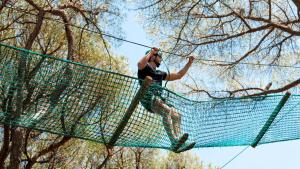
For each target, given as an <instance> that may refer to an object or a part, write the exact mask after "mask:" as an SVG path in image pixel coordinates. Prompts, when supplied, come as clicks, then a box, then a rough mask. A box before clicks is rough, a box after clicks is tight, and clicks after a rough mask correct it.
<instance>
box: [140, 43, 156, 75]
mask: <svg viewBox="0 0 300 169" xmlns="http://www.w3.org/2000/svg"><path fill="white" fill-rule="evenodd" d="M158 51H159V49H158V48H152V49H151V51H150V52H149V53H147V54H146V55H145V56H144V57H142V58H141V60H140V61H139V62H138V69H140V70H142V69H144V68H145V67H146V65H147V63H148V61H149V59H150V58H151V56H153V55H155V54H157V52H158Z"/></svg>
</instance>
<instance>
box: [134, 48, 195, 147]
mask: <svg viewBox="0 0 300 169" xmlns="http://www.w3.org/2000/svg"><path fill="white" fill-rule="evenodd" d="M194 59H195V58H194V57H193V56H190V57H189V61H188V63H187V64H186V65H185V66H184V67H183V68H182V69H181V70H180V71H179V72H177V73H170V74H167V73H166V72H163V71H160V70H157V68H158V67H159V66H160V64H161V61H162V54H161V53H160V51H159V49H158V48H152V49H151V50H150V51H148V52H147V53H146V55H145V56H144V57H143V58H141V60H140V61H139V62H138V78H139V79H145V78H146V76H150V77H151V78H152V79H153V83H154V85H152V86H150V88H149V90H148V92H147V93H146V94H145V96H144V98H143V99H141V101H140V102H141V104H142V105H143V107H144V108H145V109H146V110H148V111H149V112H151V113H156V114H159V115H161V116H162V117H163V125H164V128H165V130H166V132H167V135H168V137H169V139H170V141H171V144H172V149H173V150H174V151H177V149H178V148H179V146H180V144H183V143H184V142H185V141H186V140H187V139H188V134H187V133H184V134H183V135H182V136H181V137H179V134H180V125H181V115H180V113H178V112H176V111H175V110H174V109H173V108H172V107H171V106H169V105H167V104H166V103H165V102H164V98H162V97H161V94H162V91H160V90H159V89H157V88H156V89H155V87H154V86H155V85H159V86H162V81H163V80H168V81H173V80H179V79H181V78H182V77H183V76H184V75H185V74H186V72H187V71H188V70H189V68H190V67H191V65H192V63H193V61H194ZM179 142H181V143H179ZM192 144H193V145H191V144H190V146H192V147H193V146H194V145H195V143H192Z"/></svg>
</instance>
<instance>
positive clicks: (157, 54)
mask: <svg viewBox="0 0 300 169" xmlns="http://www.w3.org/2000/svg"><path fill="white" fill-rule="evenodd" d="M153 56H159V57H160V58H162V56H161V54H159V53H156V54H154V55H153Z"/></svg>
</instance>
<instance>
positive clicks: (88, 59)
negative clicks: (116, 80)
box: [0, 0, 124, 168]
mask: <svg viewBox="0 0 300 169" xmlns="http://www.w3.org/2000/svg"><path fill="white" fill-rule="evenodd" d="M0 12H1V17H2V20H3V21H4V22H1V29H0V31H1V36H0V38H1V42H6V43H10V44H13V45H16V46H21V47H24V48H26V49H29V50H30V49H32V50H34V51H37V52H39V51H40V52H41V53H43V54H51V55H55V56H66V59H69V60H73V61H81V62H83V63H87V64H90V65H94V66H95V65H96V66H99V67H108V66H115V67H116V69H117V68H118V66H122V64H123V63H124V62H122V59H118V58H116V57H113V56H111V54H110V53H108V55H109V57H105V55H106V53H105V52H102V51H101V50H103V49H106V50H107V51H108V52H109V49H108V48H109V46H108V44H107V41H106V40H105V39H103V37H102V36H99V37H96V36H93V35H92V34H91V33H86V32H84V31H83V29H78V28H76V27H74V26H72V25H75V24H78V25H79V27H84V28H86V29H93V30H95V31H98V32H99V33H101V31H102V29H103V28H105V24H103V25H102V26H101V27H100V26H98V24H99V21H103V22H104V23H105V20H106V19H108V18H109V17H111V18H117V19H115V20H116V21H118V20H119V19H118V16H117V13H116V12H118V11H117V8H115V6H114V2H113V1H105V2H99V1H88V2H82V1H31V0H24V1H18V2H16V1H2V3H1V8H0ZM104 16H105V19H104ZM101 19H102V20H101ZM110 30H112V29H110ZM91 42H94V43H95V44H98V45H95V44H92V43H91ZM77 44H78V45H77ZM117 59H118V60H119V61H118V62H113V61H116V60H117ZM43 61H44V59H41V60H39V61H38V62H36V65H35V68H33V69H32V70H26V71H27V72H30V73H29V74H30V76H29V74H25V70H24V69H26V68H24V66H18V67H19V68H18V72H19V73H18V75H17V76H18V79H23V77H24V76H25V75H26V76H29V77H31V78H26V80H27V81H25V82H24V83H23V82H20V81H19V82H17V83H18V84H17V85H19V88H15V87H13V86H11V87H9V88H8V93H10V92H11V93H17V95H18V97H17V98H16V102H15V103H14V102H13V101H14V100H15V98H13V97H14V96H13V95H10V94H8V95H4V96H3V98H2V102H1V104H2V105H1V108H2V110H1V111H2V112H7V113H8V114H12V115H13V116H15V117H18V116H20V114H21V113H22V111H23V109H24V108H26V107H27V108H28V107H31V104H32V103H33V102H34V100H36V99H38V98H39V97H40V96H41V95H40V94H41V93H42V91H40V92H39V93H40V94H37V95H36V96H34V95H33V93H35V92H36V91H35V86H34V85H32V84H30V81H31V80H32V77H34V76H37V74H36V72H37V70H38V69H39V68H40V65H41V64H42V62H43ZM20 65H26V62H23V63H20ZM16 66H17V65H16ZM62 73H63V76H64V77H65V78H66V82H68V80H67V79H69V78H72V77H71V76H70V75H71V74H72V73H71V68H70V67H67V68H65V70H64V72H62ZM1 85H6V84H1ZM68 85H69V84H68V83H59V84H58V85H57V86H56V89H55V90H57V91H56V92H55V93H57V94H54V93H53V94H52V96H51V98H52V104H53V105H55V104H57V101H58V98H59V95H60V93H61V92H63V91H65V90H66V89H67V87H68ZM23 86H24V88H25V87H26V88H27V91H26V92H25V94H24V95H20V90H21V88H23ZM58 91H59V92H58ZM38 95H40V96H38ZM19 96H22V97H19ZM12 104H13V105H14V106H15V108H13V109H9V110H7V109H6V108H7V105H12ZM82 116H83V115H82ZM79 117H80V116H79ZM79 117H78V118H79ZM33 125H35V124H33ZM3 128H4V129H3V130H4V132H3V142H2V148H1V151H0V168H4V167H5V166H8V168H19V167H20V164H21V163H22V165H23V166H25V168H32V167H33V166H34V165H36V164H38V163H40V164H42V163H50V162H51V164H55V158H57V157H59V154H60V153H59V152H58V150H59V148H60V147H62V146H63V145H65V144H67V143H68V142H69V141H70V140H71V138H70V137H67V136H65V137H57V136H53V135H51V134H45V133H43V132H36V131H32V130H30V129H21V128H19V127H14V126H10V125H4V126H3ZM71 131H72V130H71ZM40 137H46V138H47V139H46V141H43V139H39V138H40ZM36 139H37V140H39V141H40V142H38V143H37V141H36ZM8 158H9V159H8ZM52 166H53V165H52Z"/></svg>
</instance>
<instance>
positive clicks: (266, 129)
mask: <svg viewBox="0 0 300 169" xmlns="http://www.w3.org/2000/svg"><path fill="white" fill-rule="evenodd" d="M290 96H291V93H290V92H286V93H285V95H284V96H283V97H282V99H281V100H280V102H279V104H278V105H277V106H276V108H275V109H274V111H273V113H272V114H271V115H270V117H269V119H268V120H267V121H266V123H265V125H264V126H263V127H262V129H261V130H260V132H259V133H258V135H257V136H256V138H255V140H254V141H253V143H252V144H251V147H253V148H255V147H256V146H257V144H258V143H259V141H260V140H261V139H262V138H263V136H264V135H265V134H266V132H267V131H268V129H269V128H270V126H271V124H272V123H273V121H274V120H275V118H276V116H277V115H278V113H279V112H280V110H281V109H282V107H283V106H284V104H285V103H286V102H287V100H288V99H289V97H290Z"/></svg>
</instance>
